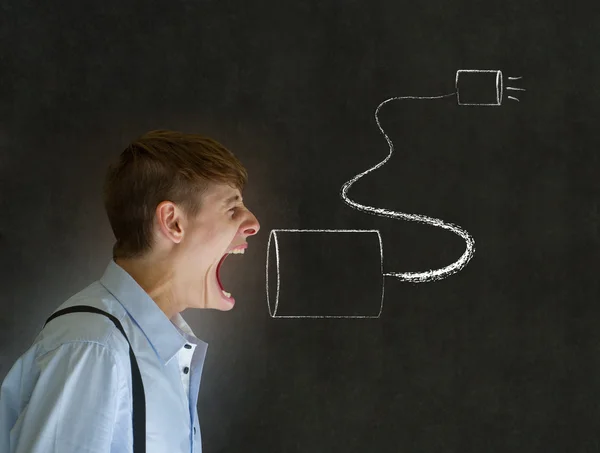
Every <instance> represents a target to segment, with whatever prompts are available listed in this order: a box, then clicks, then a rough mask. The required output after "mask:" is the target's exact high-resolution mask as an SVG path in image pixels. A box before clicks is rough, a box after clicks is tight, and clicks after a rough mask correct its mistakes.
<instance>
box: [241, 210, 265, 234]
mask: <svg viewBox="0 0 600 453" xmlns="http://www.w3.org/2000/svg"><path fill="white" fill-rule="evenodd" d="M246 212H247V218H246V220H245V221H244V223H242V225H241V230H242V233H243V234H244V235H245V236H246V237H248V236H254V235H255V234H256V233H258V230H260V223H258V219H257V218H256V217H255V216H254V214H252V212H250V210H249V209H248V210H247V211H246Z"/></svg>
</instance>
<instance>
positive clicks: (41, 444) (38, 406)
mask: <svg viewBox="0 0 600 453" xmlns="http://www.w3.org/2000/svg"><path fill="white" fill-rule="evenodd" d="M37 363H38V366H39V367H40V375H39V378H38V380H37V382H36V384H35V386H34V388H33V391H32V393H31V399H30V400H29V402H28V404H27V406H25V408H24V410H23V412H22V413H21V414H20V416H19V419H18V421H17V423H20V424H21V426H20V429H19V430H18V431H17V432H18V433H19V434H18V437H16V438H14V439H11V444H13V447H12V448H14V450H13V451H14V452H15V453H51V452H52V453H54V452H56V453H59V452H60V453H75V452H77V453H109V452H110V451H111V441H112V435H113V426H114V423H115V417H116V410H117V402H118V398H119V387H120V386H119V370H118V368H117V362H116V360H115V358H114V355H113V352H112V351H110V350H109V349H107V347H106V346H104V345H101V344H99V343H94V342H84V341H80V342H72V343H66V344H63V345H61V346H59V347H58V348H56V349H54V350H52V351H50V352H48V353H46V354H44V355H43V356H41V357H39V358H38V360H37Z"/></svg>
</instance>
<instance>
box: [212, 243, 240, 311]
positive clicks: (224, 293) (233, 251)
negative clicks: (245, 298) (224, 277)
mask: <svg viewBox="0 0 600 453" xmlns="http://www.w3.org/2000/svg"><path fill="white" fill-rule="evenodd" d="M247 248H248V244H241V245H237V246H235V247H232V248H231V249H230V250H228V251H227V252H226V253H225V254H224V255H223V257H222V258H221V260H220V261H219V264H217V270H216V275H217V284H218V285H219V289H220V290H221V295H222V296H223V298H224V299H225V300H227V301H229V302H233V301H234V299H233V297H231V293H228V292H227V291H225V288H223V283H222V282H221V275H220V271H221V266H222V265H223V262H224V261H225V258H227V257H228V256H229V255H231V254H235V255H243V254H244V251H245V250H246V249H247Z"/></svg>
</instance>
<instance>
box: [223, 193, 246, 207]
mask: <svg viewBox="0 0 600 453" xmlns="http://www.w3.org/2000/svg"><path fill="white" fill-rule="evenodd" d="M234 201H242V197H240V196H239V195H237V194H235V195H232V196H231V197H229V198H227V199H226V200H225V201H224V202H223V205H224V206H227V205H230V204H231V203H233V202H234Z"/></svg>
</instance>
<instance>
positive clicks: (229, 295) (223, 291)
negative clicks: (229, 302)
mask: <svg viewBox="0 0 600 453" xmlns="http://www.w3.org/2000/svg"><path fill="white" fill-rule="evenodd" d="M221 292H222V293H223V294H225V297H231V293H228V292H227V291H225V290H224V289H222V290H221Z"/></svg>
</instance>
